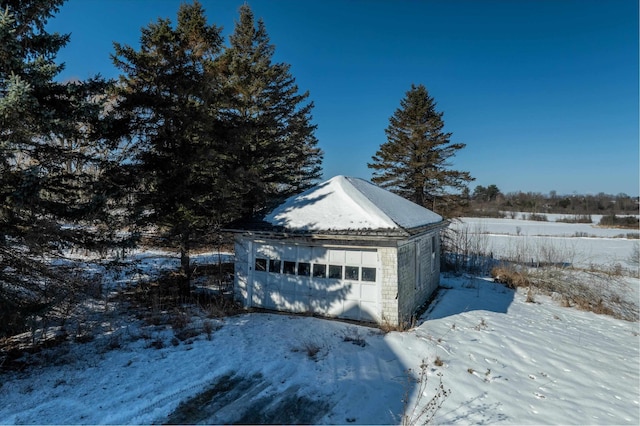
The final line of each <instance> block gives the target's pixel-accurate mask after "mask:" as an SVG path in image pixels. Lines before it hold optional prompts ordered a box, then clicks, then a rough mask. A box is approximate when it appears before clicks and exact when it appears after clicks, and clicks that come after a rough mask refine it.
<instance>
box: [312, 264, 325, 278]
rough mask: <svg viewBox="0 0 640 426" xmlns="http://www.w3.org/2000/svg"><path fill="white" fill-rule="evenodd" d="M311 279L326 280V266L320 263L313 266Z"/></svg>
mask: <svg viewBox="0 0 640 426" xmlns="http://www.w3.org/2000/svg"><path fill="white" fill-rule="evenodd" d="M313 277H314V278H326V277H327V265H324V264H322V263H314V264H313Z"/></svg>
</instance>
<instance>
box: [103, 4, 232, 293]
mask: <svg viewBox="0 0 640 426" xmlns="http://www.w3.org/2000/svg"><path fill="white" fill-rule="evenodd" d="M114 46H115V54H114V55H113V61H114V63H115V65H116V66H118V67H119V68H120V69H121V70H122V72H123V74H122V75H121V77H120V82H119V84H118V101H117V106H116V109H115V115H116V116H119V117H121V119H122V121H124V122H125V123H126V124H127V126H126V128H125V135H124V138H125V139H128V140H129V141H130V142H131V143H132V144H133V149H132V152H134V155H133V157H132V163H131V167H130V170H129V173H130V176H131V178H132V180H133V181H135V182H136V184H137V192H136V193H135V199H136V203H137V211H138V213H139V215H138V219H139V221H138V223H139V224H140V225H141V226H153V227H155V229H156V230H157V231H158V232H159V233H160V236H161V237H162V239H163V240H164V241H166V242H167V243H168V244H170V245H176V246H177V247H178V249H179V252H180V260H181V270H182V272H183V274H184V277H185V278H186V280H184V281H183V284H184V286H183V291H188V288H189V280H190V276H191V267H190V252H191V250H192V248H193V244H194V241H195V240H196V239H199V238H202V235H203V234H204V233H206V232H207V231H208V230H209V229H211V228H212V226H213V225H214V223H215V222H216V221H217V220H220V217H221V215H224V211H223V206H222V205H221V204H220V203H221V200H222V199H223V198H224V196H223V195H220V194H225V191H226V189H225V179H226V177H225V176H224V174H223V173H224V171H223V168H222V167H221V163H222V160H221V159H222V157H223V155H222V154H221V152H222V148H221V144H222V143H223V141H222V138H221V132H222V130H221V125H220V120H219V117H218V111H219V104H220V89H219V87H218V86H219V83H218V80H219V76H218V74H217V73H216V68H215V66H216V58H217V57H218V55H219V53H220V50H221V48H222V38H221V36H220V28H218V27H216V26H215V25H208V24H207V22H206V17H205V14H204V9H203V8H202V5H201V4H200V3H198V2H195V3H193V4H191V5H189V4H182V5H181V6H180V8H179V10H178V16H177V22H176V25H175V26H174V25H173V24H172V22H171V20H169V19H158V20H157V22H155V23H152V24H149V25H148V26H147V27H146V28H143V29H142V34H141V37H140V49H139V50H136V49H134V48H132V47H130V46H126V45H121V44H119V43H114Z"/></svg>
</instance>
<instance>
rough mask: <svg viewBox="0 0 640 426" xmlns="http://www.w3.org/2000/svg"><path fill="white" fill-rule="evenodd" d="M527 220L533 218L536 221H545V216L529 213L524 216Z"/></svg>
mask: <svg viewBox="0 0 640 426" xmlns="http://www.w3.org/2000/svg"><path fill="white" fill-rule="evenodd" d="M526 218H527V220H535V221H537V222H547V221H548V220H547V216H546V215H544V214H538V213H531V214H529V215H527V216H526Z"/></svg>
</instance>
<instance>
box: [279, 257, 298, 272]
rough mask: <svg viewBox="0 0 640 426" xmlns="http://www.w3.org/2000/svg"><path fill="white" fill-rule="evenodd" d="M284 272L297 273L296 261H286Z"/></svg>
mask: <svg viewBox="0 0 640 426" xmlns="http://www.w3.org/2000/svg"><path fill="white" fill-rule="evenodd" d="M282 273H284V274H289V275H295V274H296V262H290V261H288V260H285V261H284V267H283V268H282Z"/></svg>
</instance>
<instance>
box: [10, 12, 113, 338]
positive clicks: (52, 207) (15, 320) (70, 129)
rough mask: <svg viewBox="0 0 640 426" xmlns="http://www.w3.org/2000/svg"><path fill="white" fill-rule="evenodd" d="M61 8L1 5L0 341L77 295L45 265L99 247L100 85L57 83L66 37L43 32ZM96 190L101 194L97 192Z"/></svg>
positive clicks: (104, 162) (102, 192) (103, 162)
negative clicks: (74, 250) (72, 250)
mask: <svg viewBox="0 0 640 426" xmlns="http://www.w3.org/2000/svg"><path fill="white" fill-rule="evenodd" d="M62 3H63V0H1V1H0V324H1V326H0V335H1V334H2V333H3V332H4V333H10V332H13V331H18V330H19V329H20V328H21V327H22V326H23V325H24V320H25V319H26V317H27V316H29V315H33V316H34V317H35V316H36V314H37V315H38V316H39V317H42V316H44V313H45V312H46V311H47V310H48V309H49V308H51V307H53V306H56V305H57V304H58V303H60V302H61V301H67V302H68V301H70V299H71V297H72V295H73V294H74V293H75V291H76V290H77V289H76V288H75V287H74V285H73V284H74V280H71V279H70V278H69V276H68V275H66V274H64V273H63V272H62V271H61V269H60V268H54V267H52V266H51V260H50V259H51V257H52V256H60V255H61V254H63V252H64V250H65V249H68V248H71V247H78V246H85V247H89V248H96V249H97V248H99V247H101V246H102V243H103V242H106V240H107V238H105V236H104V235H102V234H101V233H97V232H96V229H97V228H99V227H96V226H95V225H96V224H100V223H103V221H102V220H103V219H104V218H105V215H106V212H107V211H108V209H107V202H108V200H109V195H110V194H109V192H110V190H109V189H108V184H107V183H105V182H103V181H102V180H101V178H102V177H103V176H101V173H102V172H103V171H104V170H105V169H107V168H109V160H108V159H106V158H105V157H104V156H100V155H97V154H98V153H99V152H105V151H108V150H109V142H108V141H107V139H105V138H104V137H103V131H104V127H105V122H103V121H102V118H101V116H102V112H103V111H104V99H105V98H104V93H105V92H106V91H107V89H108V86H109V83H108V82H105V81H104V80H102V79H100V78H94V79H91V80H89V81H86V82H74V83H59V82H56V81H54V78H55V77H56V76H57V75H58V73H59V72H60V71H61V70H62V68H63V65H59V64H56V63H55V57H56V54H57V52H58V51H59V50H60V49H61V48H62V47H64V46H65V45H66V44H67V42H68V41H69V36H68V35H60V34H57V33H54V34H51V33H48V32H47V31H46V30H45V24H46V22H47V20H48V19H49V18H51V17H52V16H53V14H54V13H55V12H57V11H58V9H59V7H60V5H61V4H62ZM98 187H100V189H98Z"/></svg>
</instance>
